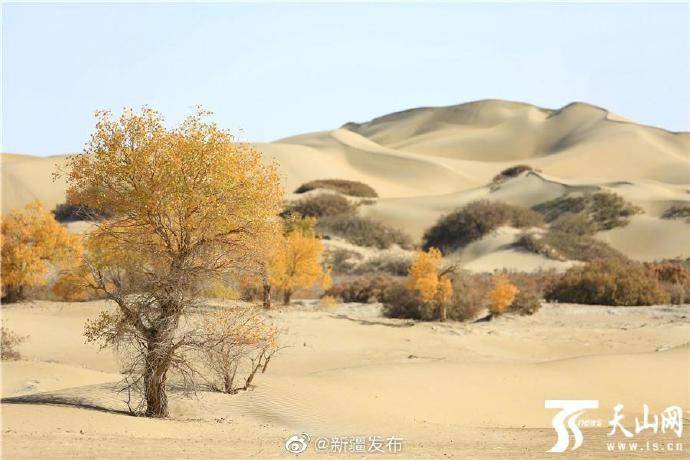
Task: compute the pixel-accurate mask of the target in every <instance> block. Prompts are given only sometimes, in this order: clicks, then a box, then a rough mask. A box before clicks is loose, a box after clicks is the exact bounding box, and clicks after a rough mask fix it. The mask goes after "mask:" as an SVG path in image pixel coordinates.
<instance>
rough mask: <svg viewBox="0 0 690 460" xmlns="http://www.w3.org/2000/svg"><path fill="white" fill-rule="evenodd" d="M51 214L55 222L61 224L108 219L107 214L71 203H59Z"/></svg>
mask: <svg viewBox="0 0 690 460" xmlns="http://www.w3.org/2000/svg"><path fill="white" fill-rule="evenodd" d="M52 212H53V216H55V220H57V221H58V222H61V223H64V222H75V221H78V220H101V219H105V218H107V217H109V215H108V213H106V212H104V211H100V210H97V209H92V208H90V207H88V206H85V205H79V204H72V203H60V204H58V205H57V206H55V209H53V211H52Z"/></svg>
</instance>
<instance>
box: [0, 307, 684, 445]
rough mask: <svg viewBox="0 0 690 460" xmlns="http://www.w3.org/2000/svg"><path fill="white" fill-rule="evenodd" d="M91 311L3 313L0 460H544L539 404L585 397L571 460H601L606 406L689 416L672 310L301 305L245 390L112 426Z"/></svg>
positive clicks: (110, 394)
mask: <svg viewBox="0 0 690 460" xmlns="http://www.w3.org/2000/svg"><path fill="white" fill-rule="evenodd" d="M102 307H103V302H89V303H54V302H43V301H41V302H34V303H24V304H16V305H13V306H5V307H4V312H3V316H4V319H5V321H6V322H7V324H8V325H9V326H10V327H11V328H12V329H14V330H15V331H16V332H18V333H20V334H23V335H29V339H28V341H27V342H26V343H25V344H24V345H22V346H21V348H20V350H21V352H22V353H23V359H22V360H20V361H16V362H3V363H2V371H3V372H2V397H3V404H2V415H3V421H2V425H3V428H2V429H3V434H2V435H3V456H4V457H6V458H17V457H26V456H27V452H31V455H30V456H31V457H33V458H54V457H60V456H69V457H72V458H74V457H86V458H89V457H91V458H95V457H97V458H122V457H137V456H140V455H141V452H142V451H143V450H142V449H146V455H147V456H149V457H155V458H174V457H177V458H179V457H184V458H288V457H294V456H292V455H291V454H287V453H286V451H285V450H284V443H285V440H286V439H287V438H288V437H289V436H290V435H292V434H296V433H302V432H307V433H309V434H310V435H311V436H312V439H316V438H317V437H320V436H326V437H333V436H354V435H368V436H374V435H380V436H392V435H394V436H399V437H402V438H403V440H404V443H403V451H402V452H400V453H398V454H396V456H397V457H396V456H393V458H412V457H414V458H548V457H550V456H553V454H547V453H546V451H547V450H548V449H549V448H550V447H551V446H552V445H553V443H554V442H555V433H554V431H553V429H552V428H551V417H552V416H553V414H554V413H555V411H553V410H547V409H544V399H547V398H549V399H599V401H600V410H592V411H588V412H587V418H588V419H598V420H602V421H603V423H604V427H603V428H583V432H584V436H585V443H584V444H583V446H582V447H581V448H580V449H579V450H578V451H577V452H576V453H577V455H578V458H585V457H587V456H595V457H596V456H598V455H599V454H601V455H607V454H605V453H604V452H605V449H606V441H607V440H610V438H607V436H606V433H607V430H606V428H607V423H608V420H610V419H611V418H612V414H613V412H612V408H613V406H614V405H615V404H617V403H622V404H624V405H625V412H624V413H625V416H626V419H625V422H624V423H627V424H631V425H632V426H633V427H634V418H635V417H641V412H642V407H641V404H642V403H643V402H644V403H646V404H648V405H649V407H650V410H652V411H657V412H660V411H661V410H663V408H665V407H667V406H670V405H680V406H682V407H687V406H688V403H690V394H689V389H688V388H689V387H688V382H689V377H690V359H689V358H690V344H689V343H688V337H690V319H689V318H690V307H687V306H685V307H664V306H659V307H630V308H612V307H599V306H576V305H548V304H547V305H545V306H544V308H542V310H541V311H539V312H538V313H537V314H536V315H534V316H531V317H515V316H506V317H502V318H499V319H498V320H494V321H491V322H484V323H474V324H463V323H446V324H438V323H414V322H410V321H406V320H393V319H383V318H381V317H380V312H379V310H378V309H379V308H380V307H379V306H378V305H375V304H372V305H359V304H348V305H339V306H337V307H336V308H334V309H330V310H325V309H323V307H320V306H319V305H318V304H317V303H315V302H313V301H303V302H299V303H298V304H297V305H294V306H291V307H286V308H281V309H277V310H273V311H271V312H269V313H268V315H269V317H270V318H271V320H272V321H273V322H274V323H275V324H276V325H277V326H278V327H279V328H280V329H281V331H282V339H281V340H282V342H283V345H285V346H286V348H283V349H282V350H281V351H280V352H279V355H277V356H276V358H275V359H274V361H272V363H271V365H270V367H269V370H268V372H267V373H266V374H263V375H261V376H260V377H259V378H258V379H257V380H256V381H255V383H256V386H255V388H253V389H252V390H251V391H248V392H242V393H239V394H237V395H224V394H218V393H210V392H204V391H201V392H199V393H198V394H197V395H196V396H192V397H189V398H185V397H183V396H182V395H180V394H179V393H176V392H175V391H174V390H173V392H172V393H173V395H172V402H171V412H172V413H171V415H172V418H173V420H166V421H161V420H149V419H145V418H137V417H132V416H129V415H127V414H125V413H124V412H125V411H126V405H125V404H124V402H123V399H124V395H122V394H118V393H117V389H118V388H119V386H118V381H119V379H120V376H119V375H118V364H117V360H116V358H115V356H114V355H113V353H112V351H109V350H106V351H99V350H98V348H97V347H95V346H94V345H89V344H85V343H84V340H83V337H82V336H81V330H82V326H83V322H84V321H85V319H86V318H87V317H90V316H94V315H95V313H96V311H98V310H99V309H100V308H102ZM220 308H222V306H221V307H220ZM671 436H672V437H671V438H669V440H673V437H674V436H675V435H671ZM639 439H644V438H643V437H642V435H640V437H639ZM654 439H655V440H657V441H658V440H659V438H658V437H657V438H654ZM305 455H306V456H308V457H311V456H314V457H318V456H321V455H325V454H324V453H314V451H313V449H310V451H308V452H307V453H306V454H305ZM333 455H334V456H337V455H343V454H333ZM388 456H389V455H386V457H388ZM635 456H636V457H638V458H645V456H648V457H652V453H647V454H644V453H636V454H635ZM359 457H363V456H362V455H359ZM374 458H376V457H375V455H374Z"/></svg>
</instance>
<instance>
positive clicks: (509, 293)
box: [489, 273, 520, 317]
mask: <svg viewBox="0 0 690 460" xmlns="http://www.w3.org/2000/svg"><path fill="white" fill-rule="evenodd" d="M518 292H520V291H519V289H518V288H517V287H516V286H515V285H514V284H512V283H511V282H510V280H509V279H508V276H506V275H505V274H504V273H501V274H498V275H496V276H495V277H494V287H493V289H492V290H491V292H490V293H489V302H490V303H489V311H490V312H491V315H492V317H493V316H498V315H500V314H502V313H503V312H505V311H506V310H507V309H508V307H510V305H511V304H512V303H513V300H515V296H516V295H517V294H518Z"/></svg>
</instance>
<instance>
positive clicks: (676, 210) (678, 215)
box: [661, 204, 690, 223]
mask: <svg viewBox="0 0 690 460" xmlns="http://www.w3.org/2000/svg"><path fill="white" fill-rule="evenodd" d="M661 218H662V219H685V221H686V222H688V223H690V204H676V205H673V206H671V207H670V208H668V209H667V210H666V211H664V213H663V214H662V215H661Z"/></svg>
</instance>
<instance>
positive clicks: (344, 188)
mask: <svg viewBox="0 0 690 460" xmlns="http://www.w3.org/2000/svg"><path fill="white" fill-rule="evenodd" d="M317 189H327V190H333V191H335V192H338V193H342V194H344V195H349V196H358V197H363V198H376V197H378V196H379V195H378V193H376V190H374V189H373V188H372V187H371V186H369V185H367V184H364V183H362V182H357V181H353V180H345V179H320V180H313V181H310V182H307V183H305V184H302V185H300V186H299V187H298V188H297V190H295V193H306V192H309V191H311V190H317Z"/></svg>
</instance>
